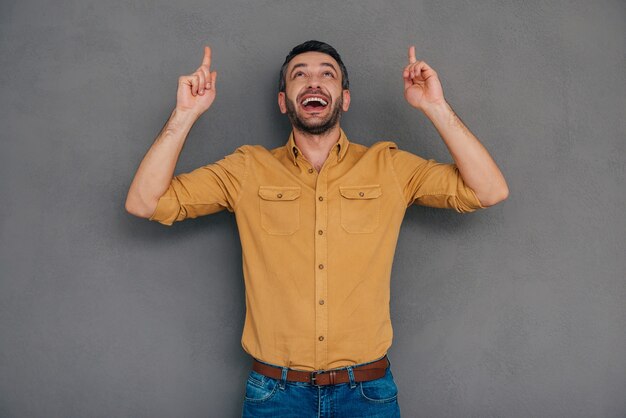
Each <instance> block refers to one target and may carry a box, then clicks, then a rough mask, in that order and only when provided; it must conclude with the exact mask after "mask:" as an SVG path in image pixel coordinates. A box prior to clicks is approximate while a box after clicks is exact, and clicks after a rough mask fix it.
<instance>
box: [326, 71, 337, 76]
mask: <svg viewBox="0 0 626 418" xmlns="http://www.w3.org/2000/svg"><path fill="white" fill-rule="evenodd" d="M326 74H329V75H330V76H331V77H334V76H335V75H334V74H333V73H331V72H330V71H326V72H325V73H324V75H326Z"/></svg>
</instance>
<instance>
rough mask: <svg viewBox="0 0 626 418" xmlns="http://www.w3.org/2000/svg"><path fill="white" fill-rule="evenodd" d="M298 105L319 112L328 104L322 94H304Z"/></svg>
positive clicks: (308, 110)
mask: <svg viewBox="0 0 626 418" xmlns="http://www.w3.org/2000/svg"><path fill="white" fill-rule="evenodd" d="M300 105H301V106H302V108H303V109H304V110H306V111H307V112H320V111H322V110H324V109H326V107H327V106H328V100H326V98H325V97H322V96H306V97H305V98H304V100H302V101H301V102H300Z"/></svg>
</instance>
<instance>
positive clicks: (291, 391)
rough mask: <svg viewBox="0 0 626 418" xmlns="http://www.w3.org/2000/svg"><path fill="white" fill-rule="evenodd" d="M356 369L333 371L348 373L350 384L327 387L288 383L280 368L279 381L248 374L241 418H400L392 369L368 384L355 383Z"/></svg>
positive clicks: (388, 368) (257, 374)
mask: <svg viewBox="0 0 626 418" xmlns="http://www.w3.org/2000/svg"><path fill="white" fill-rule="evenodd" d="M377 360H378V359H377ZM374 361H376V360H373V361H371V362H367V363H362V364H369V363H373V362H374ZM265 364H269V363H265ZM390 364H391V362H390ZM355 366H356V365H355ZM355 366H346V367H341V368H338V369H335V370H341V369H346V370H348V375H349V376H350V382H346V383H339V384H335V385H327V386H315V385H313V384H311V383H308V382H289V381H287V380H286V379H285V378H286V375H287V370H288V368H287V367H282V372H283V373H282V378H280V379H273V378H271V377H267V376H264V375H262V374H260V373H257V372H255V371H254V370H250V374H249V375H248V380H247V382H246V394H245V397H244V401H243V410H242V417H243V418H248V417H254V418H263V417H272V418H273V417H281V418H283V417H284V418H289V417H293V418H313V417H328V418H331V417H332V418H335V417H336V418H342V417H350V418H356V417H371V418H374V417H380V418H392V417H399V416H400V407H399V405H398V388H397V386H396V383H395V382H394V380H393V374H392V373H391V366H390V367H387V370H386V371H385V375H384V376H383V377H381V378H378V379H375V380H370V381H367V382H355V381H354V374H353V372H352V368H353V367H355Z"/></svg>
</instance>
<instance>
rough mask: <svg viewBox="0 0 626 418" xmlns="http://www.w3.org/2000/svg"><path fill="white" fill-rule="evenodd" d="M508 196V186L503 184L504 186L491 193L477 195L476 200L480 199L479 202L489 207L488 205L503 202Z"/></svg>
mask: <svg viewBox="0 0 626 418" xmlns="http://www.w3.org/2000/svg"><path fill="white" fill-rule="evenodd" d="M508 197H509V188H508V186H506V185H504V187H502V188H500V189H499V190H497V191H495V192H493V193H491V194H490V195H489V196H486V197H484V198H481V197H478V200H480V203H481V204H482V205H483V206H484V207H489V206H493V205H497V204H498V203H500V202H503V201H504V200H506V199H507V198H508Z"/></svg>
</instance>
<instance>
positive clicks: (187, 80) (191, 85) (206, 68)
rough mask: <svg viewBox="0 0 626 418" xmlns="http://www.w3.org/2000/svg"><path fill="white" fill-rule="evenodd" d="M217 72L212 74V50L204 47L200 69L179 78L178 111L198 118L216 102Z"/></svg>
mask: <svg viewBox="0 0 626 418" xmlns="http://www.w3.org/2000/svg"><path fill="white" fill-rule="evenodd" d="M216 78H217V71H213V72H211V48H210V47H208V46H205V47H204V58H202V64H200V67H198V69H197V70H196V71H195V72H194V73H192V74H189V75H183V76H180V77H179V78H178V91H177V93H176V110H178V111H181V112H191V113H193V114H195V115H196V116H200V115H201V114H202V113H204V112H205V111H206V110H207V109H208V108H209V107H211V104H212V103H213V100H215V79H216Z"/></svg>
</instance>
